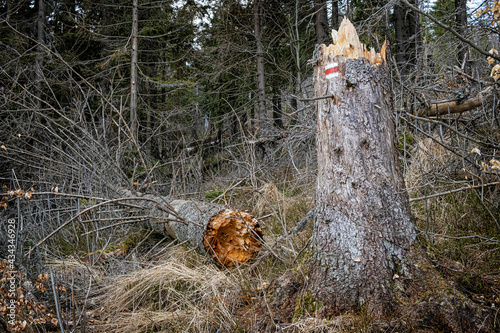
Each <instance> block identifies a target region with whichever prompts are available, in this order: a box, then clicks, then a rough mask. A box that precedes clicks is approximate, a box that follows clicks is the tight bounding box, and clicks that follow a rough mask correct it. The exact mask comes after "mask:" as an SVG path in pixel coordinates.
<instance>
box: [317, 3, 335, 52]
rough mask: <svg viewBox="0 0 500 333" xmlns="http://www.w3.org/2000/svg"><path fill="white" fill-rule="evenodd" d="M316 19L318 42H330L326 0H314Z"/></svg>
mask: <svg viewBox="0 0 500 333" xmlns="http://www.w3.org/2000/svg"><path fill="white" fill-rule="evenodd" d="M314 21H315V27H316V43H318V44H328V43H330V40H331V38H330V33H329V32H330V28H329V26H328V13H327V11H326V1H324V0H314Z"/></svg>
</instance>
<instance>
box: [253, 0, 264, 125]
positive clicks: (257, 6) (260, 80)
mask: <svg viewBox="0 0 500 333" xmlns="http://www.w3.org/2000/svg"><path fill="white" fill-rule="evenodd" d="M253 18H254V29H255V30H254V34H255V41H256V44H257V46H256V47H257V103H258V108H257V115H256V126H257V127H258V128H260V129H261V131H262V127H263V125H264V124H263V122H264V118H265V116H266V81H265V68H264V46H263V44H262V26H263V23H262V5H261V2H260V0H254V3H253Z"/></svg>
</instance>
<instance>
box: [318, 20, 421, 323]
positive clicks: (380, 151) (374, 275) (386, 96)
mask: <svg viewBox="0 0 500 333" xmlns="http://www.w3.org/2000/svg"><path fill="white" fill-rule="evenodd" d="M345 21H348V20H344V22H342V24H341V27H340V29H339V39H338V40H339V41H342V40H345V39H344V38H343V37H342V36H341V33H342V31H343V26H344V24H346V23H345ZM348 24H350V22H349V23H348ZM351 26H352V24H351ZM344 28H345V26H344ZM346 30H349V33H348V35H349V36H350V39H348V40H347V43H348V44H349V45H357V44H358V45H360V47H361V48H362V47H363V45H361V44H360V43H359V40H358V37H357V34H356V36H355V38H354V37H353V35H352V34H353V33H354V34H355V33H356V31H355V29H354V27H351V28H348V29H344V31H346ZM354 39H355V40H354ZM353 40H354V41H353ZM339 49H342V47H340V48H339ZM329 51H331V48H327V47H326V46H324V45H322V46H321V47H320V48H319V54H318V57H317V59H318V61H317V63H316V65H315V70H314V79H315V85H314V89H315V94H316V96H317V97H321V96H333V97H327V98H323V99H319V100H317V102H316V108H317V154H318V178H317V185H316V208H315V212H316V215H315V225H314V234H313V237H314V240H315V242H314V252H313V257H312V271H311V288H312V291H313V293H314V295H315V297H316V298H317V299H318V300H319V301H321V302H323V303H324V304H325V305H326V306H327V308H329V309H330V310H331V311H332V312H334V313H338V312H343V311H346V310H350V309H352V308H355V307H358V306H366V308H367V309H368V311H369V312H370V313H373V314H374V315H376V316H378V315H383V314H386V313H387V312H388V311H389V310H390V307H391V304H392V302H393V291H392V289H391V287H390V284H391V281H392V279H393V276H394V274H396V273H398V274H399V275H403V272H402V271H401V269H402V266H401V264H402V262H403V260H404V259H405V257H406V255H407V251H408V249H409V248H410V246H411V245H412V243H413V242H414V240H415V232H414V224H413V218H412V214H411V210H410V205H409V200H408V195H407V193H406V191H405V186H404V181H403V176H402V172H401V169H400V163H399V160H398V153H397V145H396V141H395V139H396V134H395V124H394V119H393V104H392V91H391V83H390V80H389V76H388V71H389V66H388V65H387V62H386V61H383V62H382V63H378V64H375V65H372V64H371V63H370V61H369V60H367V59H366V58H365V57H360V58H356V56H351V55H347V56H349V57H350V58H352V59H347V58H346V57H344V55H342V54H340V55H334V54H333V53H331V52H329ZM381 57H382V58H385V51H383V52H381ZM333 63H337V64H338V69H339V70H338V72H337V73H338V74H337V76H336V77H335V76H334V77H332V78H329V79H327V78H326V76H325V66H326V65H327V64H333Z"/></svg>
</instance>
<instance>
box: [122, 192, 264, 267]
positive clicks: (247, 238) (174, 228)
mask: <svg viewBox="0 0 500 333" xmlns="http://www.w3.org/2000/svg"><path fill="white" fill-rule="evenodd" d="M122 193H125V194H126V196H131V197H132V196H134V197H135V196H138V195H137V194H132V192H130V191H128V190H126V191H123V192H122ZM139 195H140V194H139ZM141 198H143V199H144V200H143V201H142V202H140V205H141V206H143V207H145V208H146V209H147V210H148V214H149V215H150V216H153V217H154V218H155V219H156V220H157V221H153V223H152V226H153V228H154V229H155V230H157V231H159V232H160V233H163V234H164V235H166V236H170V237H172V238H175V239H177V240H178V241H179V242H187V243H188V244H189V245H190V246H192V247H194V248H196V249H198V250H199V252H201V253H203V254H205V255H207V256H209V257H211V258H212V259H213V260H214V261H215V262H217V263H218V264H220V265H222V266H226V267H229V266H233V265H234V264H242V263H246V262H248V261H250V260H251V259H252V258H253V257H254V256H255V254H256V253H257V252H259V251H260V249H261V246H262V236H263V232H262V229H261V228H260V225H259V222H258V221H257V219H255V218H254V217H253V216H252V215H250V214H249V213H247V212H244V211H242V210H238V209H232V208H228V207H226V206H223V205H219V204H214V203H209V202H201V201H190V200H172V199H171V198H169V197H163V196H156V195H151V194H144V195H141ZM138 202H139V201H138Z"/></svg>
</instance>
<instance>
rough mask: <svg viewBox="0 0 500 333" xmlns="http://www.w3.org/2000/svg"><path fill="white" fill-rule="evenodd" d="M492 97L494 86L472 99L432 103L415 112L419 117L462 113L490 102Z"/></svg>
mask: <svg viewBox="0 0 500 333" xmlns="http://www.w3.org/2000/svg"><path fill="white" fill-rule="evenodd" d="M494 96H495V89H494V86H489V87H488V88H486V89H484V90H483V91H481V92H479V93H478V94H477V95H476V96H474V97H471V98H468V99H465V100H460V101H446V102H438V103H434V104H431V105H429V106H428V107H425V108H421V109H419V110H417V114H418V115H419V116H438V115H444V114H449V113H462V112H466V111H470V110H472V109H475V108H477V107H480V106H482V105H483V104H484V103H488V102H490V101H492V100H493V97H494Z"/></svg>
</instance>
